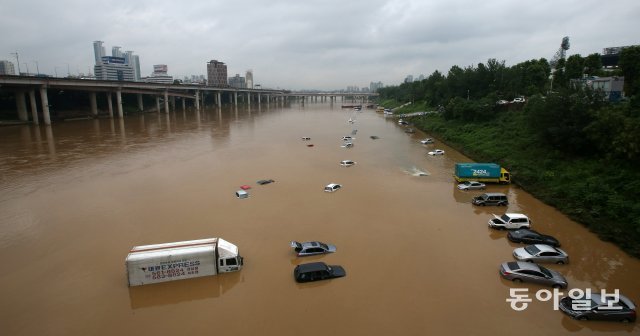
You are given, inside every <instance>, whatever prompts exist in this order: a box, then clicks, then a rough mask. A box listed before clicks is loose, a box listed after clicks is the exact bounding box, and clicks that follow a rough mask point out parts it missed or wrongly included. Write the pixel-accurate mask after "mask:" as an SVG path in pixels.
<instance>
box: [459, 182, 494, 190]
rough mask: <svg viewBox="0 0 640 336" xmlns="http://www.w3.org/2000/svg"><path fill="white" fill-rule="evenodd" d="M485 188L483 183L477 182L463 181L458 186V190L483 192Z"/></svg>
mask: <svg viewBox="0 0 640 336" xmlns="http://www.w3.org/2000/svg"><path fill="white" fill-rule="evenodd" d="M486 187H487V186H486V185H485V184H484V183H480V182H478V181H465V182H463V183H460V184H458V189H460V190H484V189H485V188H486Z"/></svg>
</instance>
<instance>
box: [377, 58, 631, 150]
mask: <svg viewBox="0 0 640 336" xmlns="http://www.w3.org/2000/svg"><path fill="white" fill-rule="evenodd" d="M584 76H598V77H603V76H620V77H622V76H624V91H625V99H624V100H623V101H621V102H616V103H611V102H608V101H605V100H604V98H603V92H601V91H597V90H591V89H589V88H588V87H584V86H581V85H575V84H572V81H571V80H572V79H581V78H583V77H584ZM639 92H640V46H634V47H629V48H625V49H623V50H622V52H621V54H620V58H619V64H618V67H617V68H615V69H605V68H603V66H602V62H601V55H600V54H597V53H595V54H591V55H589V56H587V57H582V56H580V55H572V56H569V57H568V58H567V59H566V60H565V59H560V60H559V61H558V63H557V65H556V67H555V71H554V72H553V75H552V69H551V66H550V64H549V62H548V61H547V60H546V59H544V58H541V59H538V60H529V61H526V62H522V63H519V64H516V65H513V66H510V67H509V66H506V65H505V62H504V61H497V60H496V59H489V60H488V61H487V62H486V64H483V63H479V64H478V65H477V66H468V67H465V68H461V67H459V66H457V65H454V66H452V67H451V69H450V70H449V72H448V73H447V74H446V76H445V75H444V74H442V73H441V72H439V71H434V72H433V73H432V74H431V75H430V76H429V77H428V78H426V79H424V80H422V81H416V82H411V83H403V84H401V85H399V86H391V87H386V88H381V89H379V90H378V93H379V94H380V99H381V100H382V101H384V100H394V101H397V102H421V103H423V105H424V106H428V107H431V108H437V107H442V108H441V111H443V113H442V116H443V117H444V118H445V119H446V120H462V121H468V122H482V121H490V120H492V119H494V118H496V116H497V115H498V114H499V113H501V112H503V111H505V110H512V109H515V108H519V106H518V107H515V106H514V104H510V105H507V104H505V105H501V104H497V103H496V102H497V101H499V100H507V101H511V100H512V99H513V98H515V97H519V96H524V97H527V100H528V101H527V104H525V105H524V107H523V109H524V113H525V115H526V116H527V119H528V121H529V124H530V125H535V127H530V128H529V129H527V131H528V132H533V133H534V134H535V135H536V136H537V137H538V138H539V139H540V140H542V141H543V143H544V144H545V145H547V146H550V147H552V148H553V149H555V150H559V151H561V152H564V153H567V154H571V155H581V156H601V157H602V156H604V157H607V158H615V159H622V160H629V161H632V162H633V163H640V137H638V136H637V135H638V134H640V132H639V131H640V95H638V93H639Z"/></svg>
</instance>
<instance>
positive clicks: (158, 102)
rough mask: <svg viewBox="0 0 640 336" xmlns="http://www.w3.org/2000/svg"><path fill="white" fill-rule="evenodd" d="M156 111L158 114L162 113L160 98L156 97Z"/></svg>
mask: <svg viewBox="0 0 640 336" xmlns="http://www.w3.org/2000/svg"><path fill="white" fill-rule="evenodd" d="M156 111H158V113H160V112H162V111H161V110H160V96H156Z"/></svg>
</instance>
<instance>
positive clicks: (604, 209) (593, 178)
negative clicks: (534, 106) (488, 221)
mask: <svg viewBox="0 0 640 336" xmlns="http://www.w3.org/2000/svg"><path fill="white" fill-rule="evenodd" d="M384 104H387V105H384ZM381 105H382V106H385V107H393V106H397V105H399V104H394V103H393V102H390V101H387V102H383V103H382V104H381ZM430 110H433V108H429V107H427V106H425V105H424V104H423V103H416V104H411V105H409V106H406V107H404V108H402V109H399V110H397V111H395V113H410V112H415V111H430ZM410 121H411V122H412V123H413V124H414V125H415V127H417V128H419V129H421V130H423V131H425V132H427V133H429V134H431V135H433V136H435V137H436V138H439V139H440V140H441V141H443V142H445V143H447V144H448V145H450V146H452V147H454V148H456V149H457V150H459V151H460V152H462V153H464V154H465V155H466V156H468V157H470V158H472V159H473V160H475V161H477V162H496V163H498V164H500V165H502V166H504V167H505V168H506V169H507V170H509V171H510V172H511V173H512V174H513V181H514V183H516V184H518V185H519V186H521V187H522V188H523V189H525V190H527V191H528V192H530V193H531V194H533V195H534V196H535V197H537V198H538V199H540V200H542V201H543V202H545V203H546V204H549V205H551V206H553V207H555V208H557V209H558V210H560V211H561V212H563V213H564V214H566V215H568V216H569V217H570V218H572V219H573V220H575V221H577V222H579V223H582V224H583V225H585V226H586V227H588V228H589V229H590V230H591V231H593V232H595V233H596V234H598V236H599V237H600V238H601V239H603V240H605V241H611V242H613V243H615V244H616V245H618V246H620V247H621V248H622V249H623V250H624V251H626V252H627V253H629V254H631V255H633V256H635V257H640V203H639V202H638V201H640V171H639V170H638V167H633V166H631V165H630V164H629V163H628V162H623V161H614V160H609V159H605V158H600V157H568V156H567V155H565V154H562V153H560V152H558V151H556V150H554V149H553V148H551V147H550V146H547V145H546V144H545V143H541V141H539V140H538V139H537V138H536V136H535V135H534V134H533V132H531V127H534V126H533V125H528V124H527V118H526V116H525V115H524V112H523V111H522V110H521V109H517V108H514V107H511V108H505V109H504V111H500V112H498V113H497V115H496V118H495V119H494V120H492V121H490V122H474V123H469V122H462V121H458V120H453V121H448V120H444V119H443V118H442V117H441V116H440V115H429V116H422V117H414V118H411V120H410Z"/></svg>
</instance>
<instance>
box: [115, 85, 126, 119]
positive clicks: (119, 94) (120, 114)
mask: <svg viewBox="0 0 640 336" xmlns="http://www.w3.org/2000/svg"><path fill="white" fill-rule="evenodd" d="M116 108H117V109H118V118H120V119H122V118H123V117H124V113H123V111H122V90H121V89H118V90H116Z"/></svg>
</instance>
